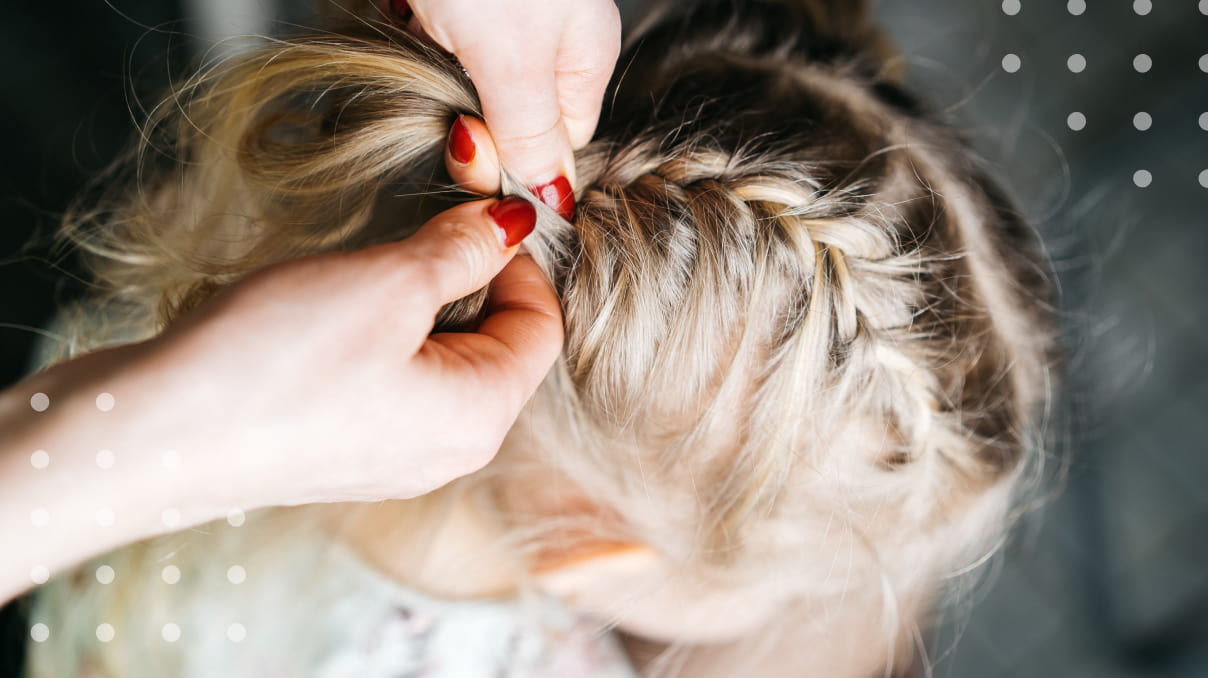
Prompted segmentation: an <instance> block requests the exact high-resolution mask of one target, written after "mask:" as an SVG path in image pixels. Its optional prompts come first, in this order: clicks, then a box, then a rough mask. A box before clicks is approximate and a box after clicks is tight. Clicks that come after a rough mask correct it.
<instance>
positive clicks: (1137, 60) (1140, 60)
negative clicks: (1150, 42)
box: [1133, 54, 1153, 73]
mask: <svg viewBox="0 0 1208 678" xmlns="http://www.w3.org/2000/svg"><path fill="white" fill-rule="evenodd" d="M1151 68H1153V59H1150V58H1149V55H1148V54H1138V55H1137V56H1135V57H1133V69H1134V70H1136V71H1137V72H1138V73H1148V72H1149V69H1151Z"/></svg>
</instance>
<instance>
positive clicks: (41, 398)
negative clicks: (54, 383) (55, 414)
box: [29, 393, 50, 412]
mask: <svg viewBox="0 0 1208 678" xmlns="http://www.w3.org/2000/svg"><path fill="white" fill-rule="evenodd" d="M29 406H30V407H32V408H34V411H35V412H45V411H46V408H48V407H50V396H48V395H46V394H45V393H35V394H33V396H32V397H30V399H29Z"/></svg>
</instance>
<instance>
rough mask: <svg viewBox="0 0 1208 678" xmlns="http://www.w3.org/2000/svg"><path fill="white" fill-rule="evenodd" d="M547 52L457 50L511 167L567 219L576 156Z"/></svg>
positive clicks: (552, 53) (552, 52)
mask: <svg viewBox="0 0 1208 678" xmlns="http://www.w3.org/2000/svg"><path fill="white" fill-rule="evenodd" d="M548 50H549V52H550V53H549V54H537V55H532V54H528V55H526V58H525V59H523V60H521V59H519V58H518V57H517V56H516V55H515V54H510V53H509V52H507V51H502V52H501V51H499V50H496V51H493V52H492V51H488V50H486V49H470V50H464V51H463V52H461V53H459V54H458V58H459V59H460V60H461V63H462V65H463V66H465V68H466V71H467V72H469V74H470V77H471V79H473V81H474V83H475V86H476V87H477V88H478V94H479V98H480V100H481V101H482V111H483V117H484V118H485V119H486V122H487V126H488V127H489V128H490V131H491V137H492V138H493V139H494V141H495V147H496V149H497V150H498V152H499V161H500V162H501V163H502V165H503V166H504V167H506V168H507V169H508V171H509V172H511V173H512V174H514V175H515V176H516V177H517V178H518V179H520V181H522V182H524V183H525V185H527V186H529V187H530V188H531V189H533V192H534V194H536V195H537V196H538V197H539V198H540V199H541V201H542V202H544V203H545V204H547V205H549V206H550V207H551V208H553V209H554V210H555V211H557V212H558V213H559V214H560V215H562V216H563V217H564V218H570V217H571V216H573V214H574V195H573V193H572V192H571V190H570V187H571V186H572V184H573V181H574V178H575V177H574V155H573V153H572V151H571V145H570V137H569V136H568V133H567V129H566V125H565V122H564V121H563V119H562V107H561V101H560V100H559V96H558V80H557V76H556V73H555V72H554V69H553V63H554V59H555V51H556V46H555V45H552V44H551V45H550V46H549V47H548Z"/></svg>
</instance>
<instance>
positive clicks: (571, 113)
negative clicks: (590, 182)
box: [555, 2, 621, 148]
mask: <svg viewBox="0 0 1208 678" xmlns="http://www.w3.org/2000/svg"><path fill="white" fill-rule="evenodd" d="M562 38H563V41H562V44H561V45H560V46H559V48H558V55H557V62H556V64H555V65H556V67H557V87H558V104H559V106H560V107H561V109H562V120H563V124H564V125H565V126H566V132H567V136H568V137H569V138H570V143H571V146H573V147H574V148H582V147H583V146H586V145H587V142H589V141H591V137H592V135H593V134H595V131H596V123H597V122H599V120H600V109H601V107H602V105H603V103H604V92H605V90H607V89H608V81H609V80H610V79H611V77H612V71H613V69H614V68H615V67H616V64H617V56H618V55H619V54H620V52H621V15H620V13H619V12H618V11H617V6H616V5H615V4H614V3H612V2H604V3H585V4H584V5H583V11H582V12H575V13H572V14H571V16H570V18H569V24H568V25H567V29H566V31H565V32H564V33H563V34H562Z"/></svg>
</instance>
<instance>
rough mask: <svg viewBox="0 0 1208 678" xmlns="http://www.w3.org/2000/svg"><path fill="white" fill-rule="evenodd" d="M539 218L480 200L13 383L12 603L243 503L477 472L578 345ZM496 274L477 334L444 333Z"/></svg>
mask: <svg viewBox="0 0 1208 678" xmlns="http://www.w3.org/2000/svg"><path fill="white" fill-rule="evenodd" d="M535 219H536V214H535V210H534V208H533V206H532V205H531V204H529V203H527V202H525V201H523V200H521V199H518V198H508V199H505V200H502V201H496V200H480V201H476V202H472V203H466V204H463V205H460V206H458V207H455V208H453V209H451V210H449V211H447V212H444V213H442V214H440V215H438V216H437V217H435V218H434V219H433V220H432V221H430V222H428V223H427V224H426V225H424V226H423V227H422V228H421V229H420V230H419V231H418V232H417V233H416V234H415V235H414V236H412V237H410V238H408V239H406V240H404V241H402V242H397V243H389V244H384V245H378V246H376V247H371V248H368V249H365V250H361V251H357V252H348V253H327V254H320V255H315V256H310V257H305V258H301V259H296V260H293V261H288V262H284V263H281V264H277V265H275V266H271V267H268V268H266V269H264V270H262V271H260V272H257V273H255V274H252V275H250V276H248V277H247V278H245V279H243V280H241V281H240V282H238V283H236V284H235V285H233V286H231V287H230V288H228V289H227V290H225V291H224V292H222V293H220V294H219V295H218V296H216V297H215V298H214V299H211V300H209V301H208V302H206V303H204V304H202V305H201V306H199V307H198V308H196V309H194V310H193V311H192V312H191V313H190V314H188V315H186V316H185V317H184V318H182V319H181V320H180V321H179V322H178V323H176V324H175V325H173V326H172V327H171V328H170V329H169V330H167V331H166V332H165V333H164V334H162V335H160V336H158V337H156V338H154V339H151V340H148V341H145V342H142V343H138V344H130V345H126V346H121V347H117V348H113V349H108V350H103V351H98V352H95V353H91V354H87V355H84V356H81V357H79V358H76V359H74V360H70V361H67V362H65V363H62V364H60V365H57V366H55V367H52V368H51V369H49V370H47V371H45V372H43V373H41V374H38V375H35V376H34V377H31V378H30V379H28V380H26V381H25V382H22V383H20V384H18V385H16V386H15V387H13V388H11V389H9V390H7V391H5V392H3V393H0V541H2V542H3V543H4V544H5V557H4V558H0V561H2V562H0V601H2V600H4V599H5V598H6V597H7V596H9V595H12V594H15V593H17V592H19V591H20V590H22V589H23V588H25V587H27V586H29V585H30V584H31V583H40V582H41V581H44V580H45V577H46V576H48V573H53V572H54V571H57V570H59V569H62V568H64V567H67V566H69V565H72V564H74V563H76V562H79V561H80V560H83V559H85V558H87V557H89V556H91V555H95V554H97V553H102V552H104V551H107V550H109V549H112V548H114V547H116V546H120V545H121V544H124V543H128V542H130V541H135V540H138V539H142V538H146V537H149V536H153V535H155V534H159V533H163V532H168V531H173V530H179V529H183V528H185V527H188V526H191V525H196V524H200V523H203V522H207V521H210V520H214V519H216V518H220V517H223V516H226V515H227V513H228V511H230V510H232V509H236V510H243V509H249V508H256V507H261V506H270V505H282V504H302V503H309V502H325V501H341V500H379V499H386V498H402V497H412V496H416V495H419V494H423V493H425V492H429V491H431V490H434V489H436V488H438V487H440V486H441V485H444V484H445V483H447V482H449V481H451V480H453V479H455V478H457V477H460V476H462V475H465V474H467V473H470V472H472V471H474V470H476V469H478V468H481V467H482V466H483V465H485V464H486V463H488V462H489V461H490V460H491V458H492V457H493V456H494V454H495V452H496V451H497V450H498V447H499V444H500V442H501V441H502V439H503V437H504V435H505V434H506V433H507V431H508V429H509V428H510V427H511V424H512V422H513V420H514V419H515V418H516V416H517V415H518V414H519V412H520V409H521V408H522V407H523V405H524V404H525V402H526V401H527V400H528V398H529V397H530V396H531V395H532V393H533V392H534V391H535V390H536V388H537V386H538V385H539V384H540V382H541V380H542V378H543V377H544V375H545V373H546V372H547V370H548V369H549V367H550V365H551V364H552V363H553V362H554V360H555V359H556V358H557V356H558V353H559V350H560V348H561V342H562V325H561V317H560V314H559V306H558V300H557V298H556V296H555V294H554V291H553V289H552V288H551V287H550V285H549V283H548V282H547V281H546V279H545V277H544V275H543V274H542V272H541V271H540V269H539V268H538V267H537V266H536V264H535V263H534V262H533V261H532V259H531V257H529V256H528V255H527V254H524V253H519V254H518V253H517V250H518V243H519V241H520V240H521V239H522V238H523V237H524V236H525V235H527V234H528V233H529V232H530V231H531V230H532V229H533V227H534V224H535ZM488 284H489V286H490V287H489V302H488V309H487V317H486V318H485V320H484V321H483V322H482V324H481V325H480V327H479V328H478V330H477V331H476V332H468V333H441V334H430V332H431V330H432V327H433V322H434V319H435V316H436V313H437V311H438V310H439V309H440V307H441V306H442V305H444V304H445V303H447V302H450V301H453V300H455V299H458V298H460V297H462V296H465V295H467V294H470V293H471V292H473V291H475V290H477V289H480V288H482V287H483V286H486V285H488ZM102 393H103V394H107V395H105V396H104V398H101V399H98V395H100V394H102ZM47 397H48V398H49V406H45V405H46V401H47ZM31 403H32V404H33V405H34V406H33V407H31ZM39 410H44V411H39ZM102 451H103V452H102ZM169 460H170V461H171V463H168V462H169Z"/></svg>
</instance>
